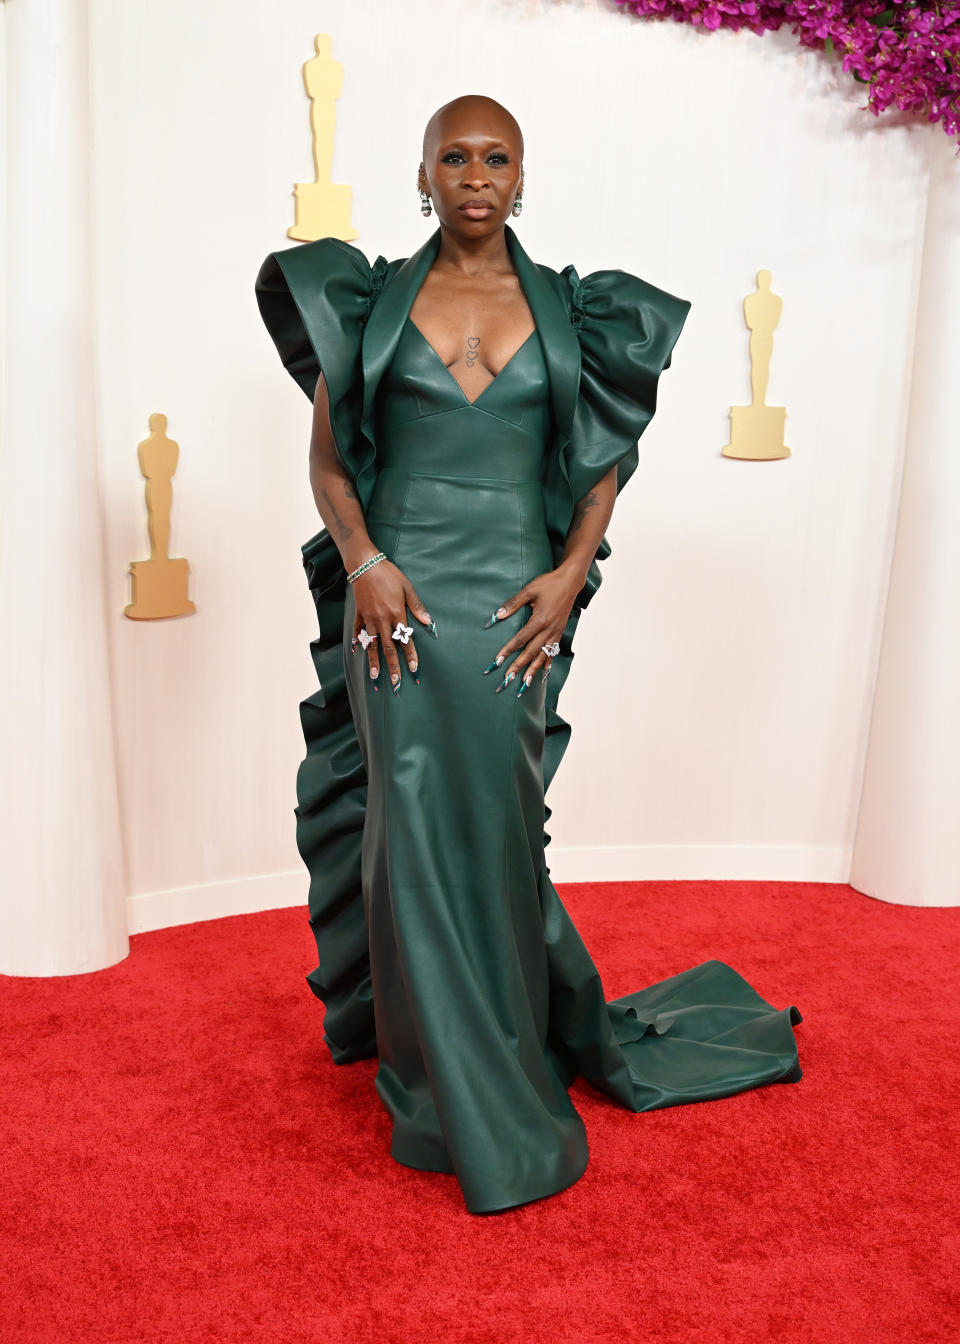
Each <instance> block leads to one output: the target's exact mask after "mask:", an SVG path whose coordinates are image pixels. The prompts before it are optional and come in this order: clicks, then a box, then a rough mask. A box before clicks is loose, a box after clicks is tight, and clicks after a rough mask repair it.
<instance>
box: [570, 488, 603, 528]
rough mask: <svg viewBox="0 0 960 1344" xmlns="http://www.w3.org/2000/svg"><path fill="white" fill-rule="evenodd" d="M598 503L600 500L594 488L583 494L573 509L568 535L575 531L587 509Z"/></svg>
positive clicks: (584, 516)
mask: <svg viewBox="0 0 960 1344" xmlns="http://www.w3.org/2000/svg"><path fill="white" fill-rule="evenodd" d="M599 503H600V501H599V500H598V499H597V492H596V491H595V490H591V491H590V492H589V493H588V494H586V495H584V497H583V499H581V501H580V503H579V504H578V505H577V507H576V509H575V510H574V514H573V521H572V522H571V524H570V530H569V531H568V533H567V536H568V537H569V536H572V535H573V533H574V532H576V530H577V528H578V527H579V526H580V524H581V523H582V522H583V520H584V518H586V516H587V509H592V508H595V507H596V506H597V505H598V504H599Z"/></svg>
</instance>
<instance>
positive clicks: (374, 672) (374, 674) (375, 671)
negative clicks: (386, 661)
mask: <svg viewBox="0 0 960 1344" xmlns="http://www.w3.org/2000/svg"><path fill="white" fill-rule="evenodd" d="M379 675H380V669H379V667H371V669H370V680H371V681H372V682H373V689H374V690H375V691H379V689H380V686H379V684H378V682H377V677H379Z"/></svg>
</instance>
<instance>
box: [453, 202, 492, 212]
mask: <svg viewBox="0 0 960 1344" xmlns="http://www.w3.org/2000/svg"><path fill="white" fill-rule="evenodd" d="M457 209H458V210H471V211H475V212H476V213H477V214H479V213H480V212H481V211H483V213H484V214H486V215H488V214H490V212H491V210H492V209H493V206H492V205H491V204H490V202H489V201H464V202H463V204H462V205H458V206H457Z"/></svg>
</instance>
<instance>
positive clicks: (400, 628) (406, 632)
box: [393, 621, 413, 644]
mask: <svg viewBox="0 0 960 1344" xmlns="http://www.w3.org/2000/svg"><path fill="white" fill-rule="evenodd" d="M412 634H413V626H412V625H404V623H403V621H397V628H396V630H394V632H393V638H394V639H398V640H399V641H400V643H401V644H409V643H410V636H411V635H412Z"/></svg>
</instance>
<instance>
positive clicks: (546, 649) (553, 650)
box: [540, 640, 560, 658]
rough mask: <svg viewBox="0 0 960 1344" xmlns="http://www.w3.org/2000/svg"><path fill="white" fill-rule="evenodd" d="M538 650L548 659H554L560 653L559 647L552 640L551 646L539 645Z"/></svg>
mask: <svg viewBox="0 0 960 1344" xmlns="http://www.w3.org/2000/svg"><path fill="white" fill-rule="evenodd" d="M540 648H541V650H542V652H543V653H545V654H547V656H548V657H550V658H556V656H557V654H558V653H559V652H560V645H559V643H558V642H557V641H556V640H554V642H553V643H552V644H541V645H540Z"/></svg>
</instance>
